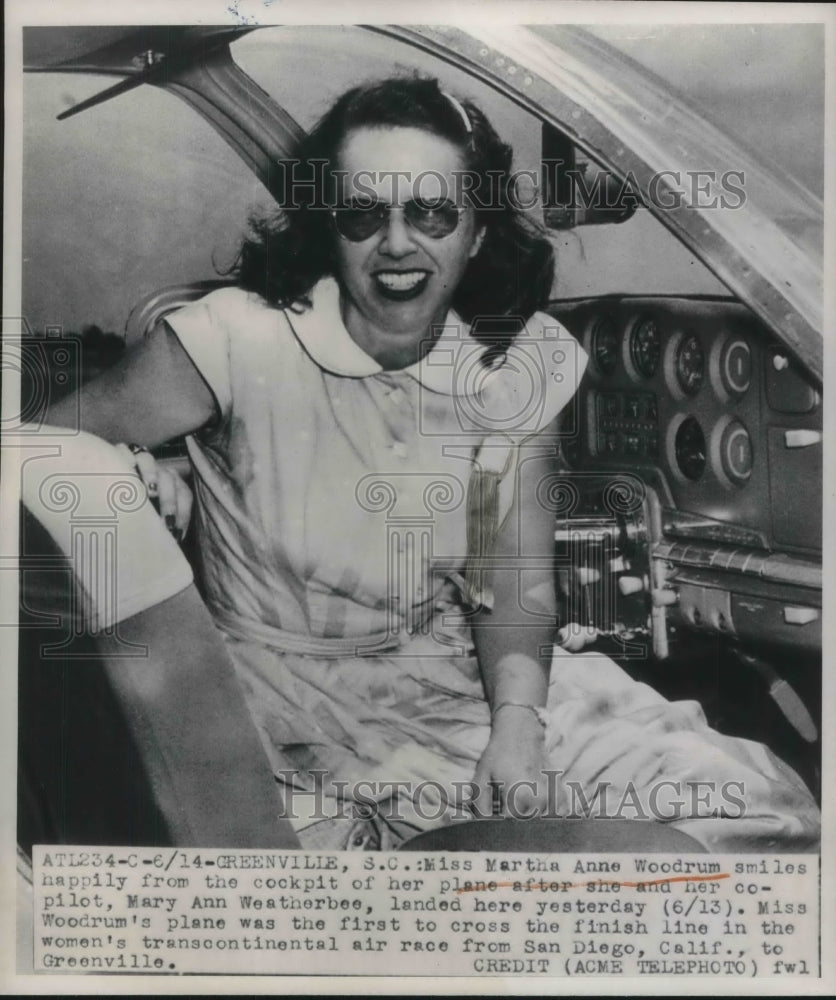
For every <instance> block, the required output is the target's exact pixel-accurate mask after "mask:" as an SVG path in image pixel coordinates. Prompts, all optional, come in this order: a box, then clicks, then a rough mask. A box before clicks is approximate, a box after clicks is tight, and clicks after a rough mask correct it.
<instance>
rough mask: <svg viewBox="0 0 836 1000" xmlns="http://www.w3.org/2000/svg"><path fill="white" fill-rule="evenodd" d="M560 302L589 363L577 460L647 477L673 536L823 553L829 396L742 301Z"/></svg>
mask: <svg viewBox="0 0 836 1000" xmlns="http://www.w3.org/2000/svg"><path fill="white" fill-rule="evenodd" d="M549 311H550V313H551V314H552V315H554V316H555V318H557V319H558V320H559V321H560V322H561V323H563V324H564V325H565V326H566V327H567V328H568V329H569V331H570V332H571V333H572V334H573V335H574V336H575V337H576V338H577V339H578V340H579V341H580V342H581V343H582V345H583V347H584V349H585V350H586V352H587V354H588V355H589V359H590V360H589V364H588V366H587V372H586V374H585V376H584V379H583V381H582V384H581V388H580V390H579V392H578V394H577V396H576V399H575V404H574V407H573V411H572V412H571V413H570V414H567V419H566V420H565V422H564V435H565V437H564V451H565V455H566V459H567V462H568V464H569V465H570V466H571V467H572V468H575V469H579V470H582V469H588V470H594V471H596V472H601V471H607V470H612V471H613V472H616V471H622V472H624V471H631V472H634V473H637V474H639V475H640V476H641V478H643V479H644V480H645V481H646V482H647V483H648V485H652V486H653V488H654V489H656V490H657V491H658V493H659V495H660V497H661V498H662V502H663V504H664V505H665V522H666V523H665V534H666V535H668V536H670V537H677V536H678V535H680V536H682V537H689V538H703V539H705V540H710V541H715V542H717V541H719V542H722V543H725V544H735V545H738V544H739V545H746V546H749V547H753V548H762V549H769V550H776V549H777V550H782V551H787V552H790V553H793V552H798V553H802V554H807V555H810V554H813V553H817V552H819V551H820V550H821V521H822V514H821V495H822V433H821V431H822V413H821V396H820V393H819V392H818V391H817V389H816V387H815V386H814V385H812V384H811V383H810V382H809V380H808V379H806V378H805V376H804V374H803V373H802V372H801V371H800V370H799V369H798V367H797V366H796V365H795V362H794V361H793V360H792V359H791V358H790V357H789V356H788V353H787V352H786V350H785V349H784V348H783V347H782V346H781V344H780V343H779V342H778V341H777V340H776V339H775V338H774V337H773V336H772V334H771V333H770V331H769V330H768V329H767V328H766V327H765V326H764V325H763V324H762V323H761V322H760V321H759V320H758V319H757V318H756V317H754V316H753V315H752V313H751V312H750V311H749V310H748V309H747V308H746V307H745V306H742V305H741V304H739V303H737V302H735V301H733V300H730V299H714V298H677V297H653V298H650V297H638V296H612V297H606V298H596V299H589V300H573V301H570V302H560V303H554V304H553V305H552V306H551V307H550V309H549Z"/></svg>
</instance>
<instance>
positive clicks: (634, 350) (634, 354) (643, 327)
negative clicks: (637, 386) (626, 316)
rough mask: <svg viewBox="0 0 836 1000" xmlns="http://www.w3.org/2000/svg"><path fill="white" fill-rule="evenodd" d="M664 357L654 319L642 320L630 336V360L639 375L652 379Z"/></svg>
mask: <svg viewBox="0 0 836 1000" xmlns="http://www.w3.org/2000/svg"><path fill="white" fill-rule="evenodd" d="M661 356H662V338H661V337H660V336H659V327H658V326H657V325H656V321H655V320H652V319H643V320H640V321H639V322H638V323H637V324H636V325H635V326H634V327H633V332H632V333H631V334H630V360H631V361H632V362H633V366H634V367H635V369H636V371H637V372H638V373H639V375H642V376H644V378H651V377H652V376H653V375H655V374H656V369H657V368H658V367H659V359H660V358H661Z"/></svg>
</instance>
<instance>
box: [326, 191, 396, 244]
mask: <svg viewBox="0 0 836 1000" xmlns="http://www.w3.org/2000/svg"><path fill="white" fill-rule="evenodd" d="M386 213H387V208H386V206H385V205H381V204H380V203H378V202H376V201H371V200H368V199H359V198H358V199H357V200H355V201H352V202H351V203H350V204H349V205H347V206H345V207H343V208H338V209H337V210H336V211H335V212H334V225H335V226H336V228H337V232H338V233H339V234H340V236H344V237H345V238H346V239H347V240H351V241H352V242H353V243H361V242H362V241H363V240H367V239H369V238H370V237H372V236H374V234H375V233H376V232H377V231H378V230H379V229H380V227H381V226H382V225H383V222H384V220H385V219H386Z"/></svg>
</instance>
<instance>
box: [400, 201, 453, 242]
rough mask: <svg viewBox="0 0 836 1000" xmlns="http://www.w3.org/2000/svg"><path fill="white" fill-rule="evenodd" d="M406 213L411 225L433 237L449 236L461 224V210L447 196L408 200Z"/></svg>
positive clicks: (405, 207) (405, 208) (405, 206)
mask: <svg viewBox="0 0 836 1000" xmlns="http://www.w3.org/2000/svg"><path fill="white" fill-rule="evenodd" d="M404 214H405V215H406V218H407V221H408V222H409V224H410V225H411V226H414V227H415V228H416V229H417V230H418V231H419V232H421V233H423V234H424V235H425V236H429V237H431V238H432V239H441V238H442V237H444V236H449V235H450V233H452V232H453V231H454V230H455V228H456V226H458V224H459V210H458V209H457V208H456V206H455V205H454V204H453V202H452V201H449V200H448V199H446V198H440V199H437V200H435V201H429V200H424V199H418V198H416V199H414V200H413V201H408V202H407V203H406V205H404Z"/></svg>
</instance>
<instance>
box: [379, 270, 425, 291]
mask: <svg viewBox="0 0 836 1000" xmlns="http://www.w3.org/2000/svg"><path fill="white" fill-rule="evenodd" d="M426 275H427V272H426V271H379V272H378V273H377V274H376V275H375V278H377V280H378V281H379V282H380V284H381V285H383V286H384V288H390V289H392V290H393V291H396V292H406V291H409V290H410V289H411V288H415V287H416V285H418V283H419V282H420V281H422V280H423V279H424V278H425V277H426Z"/></svg>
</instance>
